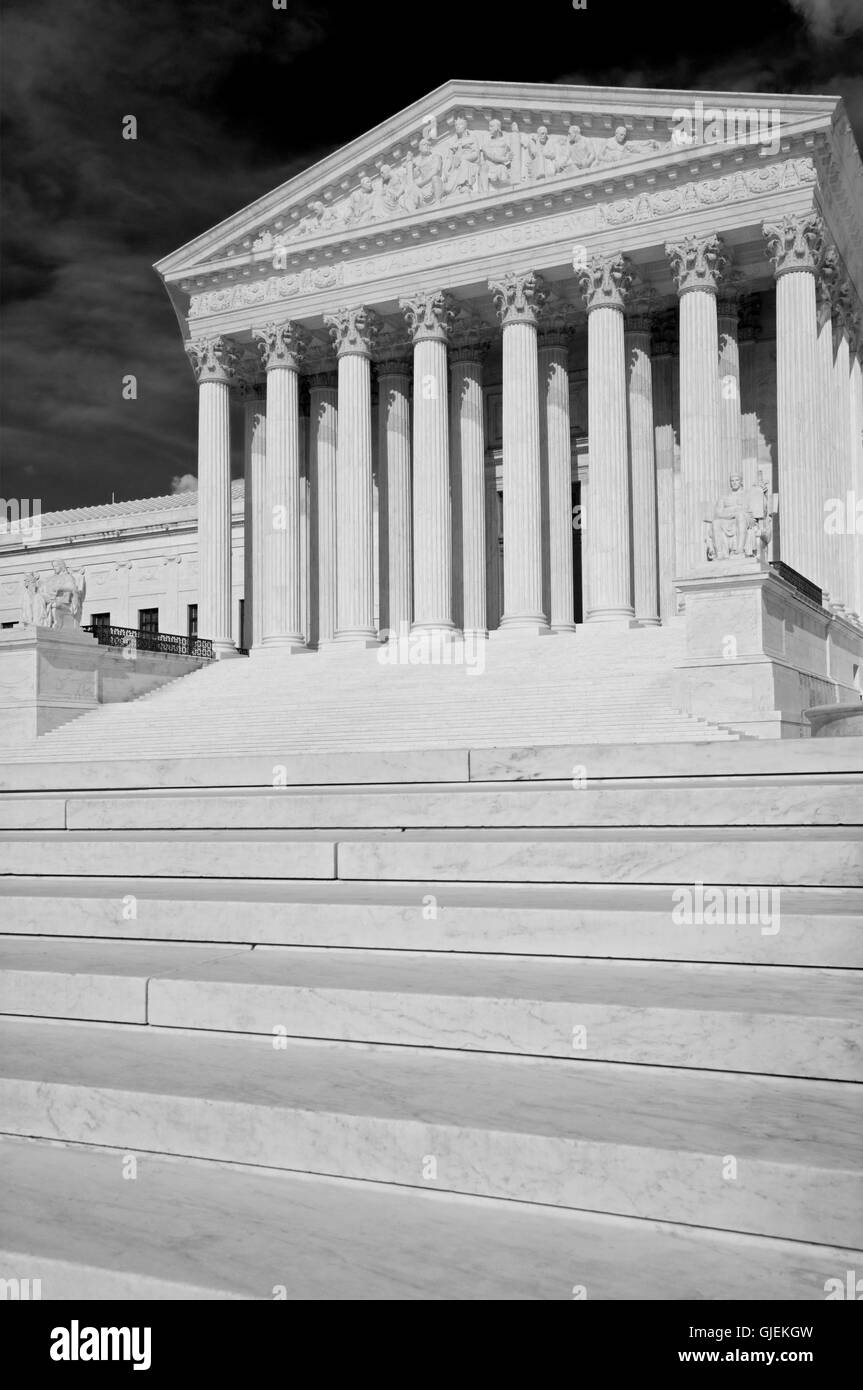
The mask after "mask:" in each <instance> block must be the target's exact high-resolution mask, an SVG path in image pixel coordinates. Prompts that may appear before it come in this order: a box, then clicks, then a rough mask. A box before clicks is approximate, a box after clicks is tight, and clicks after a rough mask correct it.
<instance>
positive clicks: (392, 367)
mask: <svg viewBox="0 0 863 1390" xmlns="http://www.w3.org/2000/svg"><path fill="white" fill-rule="evenodd" d="M378 460H379V463H378V506H379V509H380V514H379V517H378V534H379V553H380V595H381V615H380V620H381V631H382V632H383V631H384V630H388V631H389V632H391V633H392V634H393V635H394V636H398V635H400V634H402V633H404V632H407V631H409V629H410V623H411V616H412V612H413V570H412V561H411V549H412V546H411V530H412V525H411V506H412V502H411V403H410V368H409V366H408V364H407V362H400V361H391V362H382V363H380V365H379V366H378Z"/></svg>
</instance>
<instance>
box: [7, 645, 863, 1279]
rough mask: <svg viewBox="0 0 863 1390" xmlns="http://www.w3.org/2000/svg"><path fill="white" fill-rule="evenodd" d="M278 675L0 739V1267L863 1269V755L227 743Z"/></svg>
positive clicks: (761, 745)
mask: <svg viewBox="0 0 863 1390" xmlns="http://www.w3.org/2000/svg"><path fill="white" fill-rule="evenodd" d="M307 660H308V661H311V660H312V659H311V658H305V657H300V658H297V659H296V667H297V669H299V667H300V664H301V663H303V662H306V661H307ZM253 664H254V659H253V660H252V661H249V662H248V663H245V662H239V661H236V662H230V663H223V664H222V665H221V666H220V668H218V671H216V672H213V673H212V674H211V673H201V674H200V675H196V676H192V677H189V678H188V679H187V680H186V681H184V682H182V687H173V688H171V689H170V690H166V691H164V692H162V693H161V694H160V695H159V696H156V697H154V698H152V699H147V700H144V701H138V702H136V705H135V706H134V707H133V706H126V707H115V708H113V709H110V710H107V709H106V710H104V711H101V712H100V713H99V715H97V716H94V717H91V716H87V717H85V718H83V719H81V720H80V721H77V723H76V726H75V729H74V730H73V729H72V728H70V729H69V730H67V731H66V732H65V736H64V737H63V738H61V735H60V734H59V733H58V734H57V735H54V736H51V738H50V741H51V742H52V744H53V746H54V747H55V749H56V750H57V752H56V753H55V757H54V760H53V761H51V762H49V761H48V760H47V759H45V758H43V757H41V756H40V757H34V756H32V754H31V756H30V757H29V758H26V757H24V756H23V754H22V755H21V756H19V757H18V759H17V760H10V761H8V762H5V763H3V764H2V765H0V788H3V791H2V795H0V826H2V827H3V828H2V830H0V921H2V933H3V935H2V937H0V964H2V969H0V1009H2V1011H3V1014H4V1018H3V1021H2V1025H0V1031H2V1034H3V1037H2V1045H0V1114H2V1120H0V1130H2V1138H0V1151H2V1159H3V1166H4V1181H3V1184H2V1188H0V1205H2V1220H0V1230H2V1235H0V1277H2V1278H5V1279H13V1278H17V1279H19V1280H23V1279H28V1278H29V1279H30V1280H31V1281H32V1280H33V1279H41V1280H42V1296H43V1297H46V1298H65V1297H76V1298H97V1299H100V1298H207V1299H210V1298H244V1299H272V1298H280V1297H287V1298H290V1299H300V1298H311V1299H336V1300H338V1299H445V1300H461V1299H465V1300H469V1299H540V1300H546V1299H567V1300H568V1299H572V1298H584V1297H586V1298H588V1299H627V1298H653V1299H682V1298H693V1299H726V1298H742V1299H789V1300H797V1299H821V1298H823V1297H824V1287H825V1283H826V1281H827V1280H829V1279H833V1278H838V1279H840V1280H843V1281H844V1280H845V1278H846V1271H847V1270H849V1269H855V1268H856V1269H857V1270H859V1269H861V1267H863V1265H861V1261H863V1253H861V1249H863V1159H861V1152H860V1145H859V1135H860V1105H859V1099H860V1095H861V1091H860V1081H861V1071H863V1061H861V1056H863V1024H861V1012H863V1011H861V1006H860V994H859V988H858V986H857V981H858V980H859V978H860V977H859V973H858V971H859V967H860V963H861V952H860V936H861V909H863V886H861V885H863V838H861V836H863V831H861V826H863V748H861V746H860V745H861V743H863V740H855V739H837V740H829V739H824V740H806V741H799V742H791V743H782V742H773V741H764V742H758V741H749V740H742V741H741V740H734V739H722V738H716V737H711V734H710V733H708V735H707V741H704V742H700V741H691V740H690V741H686V740H684V739H680V738H678V739H676V740H671V741H667V742H663V741H661V740H657V739H655V738H654V739H653V740H652V742H651V743H650V744H647V743H641V744H632V743H630V744H624V743H622V742H618V743H613V742H611V741H609V740H604V741H603V740H600V741H596V742H593V743H584V742H582V743H575V744H569V745H564V746H555V745H551V744H548V745H547V746H524V744H523V743H522V744H514V746H512V747H505V746H503V743H502V741H501V740H499V742H498V746H497V747H492V746H484V745H479V746H473V747H469V746H467V745H466V744H464V743H463V744H462V745H461V746H460V747H459V746H442V747H440V748H437V749H436V748H434V747H432V746H430V742H429V740H430V739H431V737H432V734H431V732H430V733H429V740H422V741H421V742H420V744H419V746H418V747H417V748H416V749H415V750H413V751H410V750H405V749H402V748H401V746H400V745H401V741H402V738H401V737H399V738H398V739H395V740H393V741H388V740H384V741H382V742H381V746H380V747H379V748H378V749H374V748H372V747H368V746H365V745H364V743H363V742H362V740H361V742H360V746H359V747H357V748H354V749H351V748H349V747H347V746H345V747H342V746H340V738H341V736H340V735H338V736H337V737H336V740H335V744H336V746H335V747H331V748H330V749H329V750H327V749H325V748H322V749H321V750H320V751H317V752H316V751H314V748H313V747H312V748H311V749H309V748H306V749H305V750H304V751H299V750H297V751H292V750H293V747H294V746H293V745H290V746H289V747H288V748H287V751H286V752H285V749H284V747H283V745H282V743H281V739H282V738H283V737H284V738H286V739H287V734H288V731H289V729H290V727H291V722H292V720H300V721H302V720H303V719H304V718H305V715H304V712H303V710H302V709H301V708H299V707H298V706H297V705H293V704H291V703H288V704H287V705H286V706H285V707H284V709H281V710H280V711H279V712H278V714H277V717H278V721H279V722H278V737H277V738H274V739H271V741H270V744H269V747H267V745H266V742H265V729H266V724H265V721H264V720H263V718H262V719H261V721H260V723H256V722H255V721H257V719H258V715H257V714H256V713H255V712H254V711H247V715H248V723H247V724H246V725H245V726H244V728H243V729H240V728H239V726H238V727H237V730H236V732H237V733H238V735H240V734H241V735H242V739H241V742H242V741H243V739H246V738H247V739H248V747H247V748H244V750H243V751H241V752H237V751H236V750H234V751H233V752H232V753H229V752H227V751H225V744H224V741H223V735H222V734H219V736H218V737H215V736H214V734H213V730H212V728H211V726H210V720H211V719H212V718H213V710H212V707H211V706H208V705H207V703H206V694H207V685H208V679H212V680H214V681H216V682H219V681H223V682H224V688H225V689H226V690H227V688H228V685H229V683H230V682H233V681H236V682H237V689H238V690H239V688H240V687H241V686H242V683H243V681H244V680H245V679H246V675H245V672H246V671H250V670H251V668H252V666H253ZM277 666H282V667H283V666H284V663H283V662H282V663H279V662H274V663H273V670H275V669H276V667H277ZM235 673H236V675H235ZM452 674H455V673H454V672H453V673H452ZM459 678H460V679H461V680H462V681H463V682H465V683H466V686H468V687H471V688H472V686H473V683H476V684H478V685H481V684H482V678H481V677H479V676H477V677H471V676H468V675H466V674H465V673H464V672H460V673H459ZM348 685H349V679H348V674H347V668H345V686H346V687H347V686H348ZM184 692H193V695H192V696H191V697H190V698H191V701H192V704H194V703H195V699H196V698H197V699H198V702H199V703H198V708H199V711H200V715H199V724H200V739H201V743H200V750H201V751H199V752H196V751H195V750H194V749H193V750H191V751H189V750H187V748H186V745H185V744H183V745H182V749H183V751H184V754H185V756H183V757H171V756H169V753H170V749H169V750H166V749H164V748H163V747H162V740H163V738H166V737H167V729H168V726H169V724H170V711H171V710H173V711H174V715H175V717H176V714H177V711H178V708H179V706H178V703H177V702H178V700H179V698H180V696H181V695H184ZM194 692H197V697H195V696H194ZM346 695H347V691H346ZM276 697H277V692H276V687H275V685H273V686H272V687H267V689H266V691H265V692H264V696H263V697H262V698H264V699H265V700H267V701H268V700H270V699H272V700H274V701H275V700H276ZM184 698H185V696H184ZM562 699H563V697H562ZM348 703H349V702H348ZM183 707H184V708H186V706H185V705H184V706H183ZM232 708H233V707H232ZM561 709H562V710H563V717H564V719H565V718H567V717H568V714H567V709H568V706H567V705H566V703H565V701H564V702H563V703H562V705H561ZM133 710H136V711H142V710H143V711H149V712H150V714H151V717H152V719H153V721H154V723H153V725H151V738H150V740H149V746H148V743H147V739H146V738H145V730H146V717H143V718H142V719H141V720H140V721H138V719H137V717H136V716H135V717H133V715H132V712H133ZM166 711H168V713H167V714H166ZM558 713H560V710H559V711H558ZM124 715H125V716H126V718H125V719H124V718H123V717H122V716H124ZM309 717H310V716H309ZM425 719H426V720H427V721H428V723H429V727H430V730H431V729H433V728H434V719H433V718H431V717H430V716H428V715H426V716H425ZM127 721H128V722H127ZM613 721H614V714H613V713H612V717H611V718H610V720H609V725H608V727H609V729H611V728H612V726H613ZM421 722H422V720H420V719H419V718H418V725H419V724H420V723H421ZM253 724H254V727H255V728H256V729H257V732H256V733H255V736H254V739H253V738H252V737H251V734H250V733H249V729H250V728H251V727H252V726H253ZM306 727H308V721H307V723H306ZM88 728H89V730H90V733H88V735H87V739H86V740H85V739H84V738H83V737H80V736H81V735H83V733H84V731H85V730H86V729H88ZM100 729H101V730H102V731H103V732H104V738H103V741H102V744H101V747H100V744H99V740H98V738H95V737H94V734H96V733H98V731H99V730H100ZM76 731H77V733H78V734H79V737H80V741H78V742H77V743H76V742H75V740H74V738H73V734H74V733H75V732H76ZM360 732H361V733H362V732H364V731H360ZM711 732H712V731H711ZM178 733H179V735H181V736H182V737H183V738H185V737H186V736H187V735H188V733H189V730H188V727H184V728H182V729H180V730H178ZM399 734H400V735H401V726H399ZM121 735H122V736H121ZM347 737H348V731H347V729H346V731H345V739H347ZM66 739H68V740H69V741H68V742H67V741H66ZM133 739H135V740H138V739H140V742H134V743H133ZM259 740H260V741H259ZM41 742H42V743H44V744H47V743H48V742H49V739H48V738H46V739H44V740H42V741H41ZM133 747H134V748H135V749H137V753H136V754H132V753H131V752H130V750H131V749H132V748H133ZM88 748H89V752H85V750H86V749H88ZM123 750H125V752H124V751H123ZM274 764H279V778H278V783H277V785H273V776H272V771H273V766H274ZM741 886H749V887H751V888H752V889H753V890H759V889H760V890H761V892H760V894H759V893H758V892H753V894H751V895H749V896H747V897H746V898H745V900H744V899H743V898H741V897H739V896H738V895H736V894H735V893H734V892H733V890H735V889H738V888H740V887H741ZM702 908H703V910H702Z"/></svg>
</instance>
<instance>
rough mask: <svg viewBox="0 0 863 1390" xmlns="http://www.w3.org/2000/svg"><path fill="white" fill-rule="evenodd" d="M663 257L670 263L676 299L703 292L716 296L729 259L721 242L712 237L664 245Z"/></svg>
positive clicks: (729, 264)
mask: <svg viewBox="0 0 863 1390" xmlns="http://www.w3.org/2000/svg"><path fill="white" fill-rule="evenodd" d="M665 254H666V256H667V257H668V259H669V261H670V262H671V274H672V276H673V277H674V281H675V283H676V285H677V293H678V295H682V294H686V293H687V292H688V291H690V290H704V291H705V292H706V293H708V294H716V293H717V291H718V289H719V287H720V285H721V284H722V283H723V282H724V281H725V280H726V278H727V276H728V273H729V269H730V266H731V258H730V256H729V254H728V252H727V251H726V249H725V245H724V243H723V241H722V238H721V237H719V236H717V235H716V234H715V233H711V234H710V235H709V236H684V237H681V238H680V240H679V241H667V242H666V243H665Z"/></svg>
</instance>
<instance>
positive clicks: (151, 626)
mask: <svg viewBox="0 0 863 1390" xmlns="http://www.w3.org/2000/svg"><path fill="white" fill-rule="evenodd" d="M138 631H139V632H140V633H141V635H142V636H143V637H158V635H159V610H158V608H139V609H138Z"/></svg>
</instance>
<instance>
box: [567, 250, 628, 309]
mask: <svg viewBox="0 0 863 1390" xmlns="http://www.w3.org/2000/svg"><path fill="white" fill-rule="evenodd" d="M575 279H576V283H577V284H578V288H579V289H580V290H581V293H582V296H583V298H584V302H585V304H586V306H587V312H588V313H589V314H591V313H592V312H593V310H594V309H620V310H621V311H622V310H623V308H624V306H625V304H626V301H627V297H628V295H629V292H630V290H631V289H632V286H633V283H634V281H635V272H634V270H633V268H632V263H631V262H630V260H629V259H628V257H626V256H623V255H621V254H620V253H619V252H618V253H616V254H615V255H613V256H591V257H590V258H589V259H588V262H587V265H586V266H584V267H583V268H582V269H581V270H579V271H576V276H575Z"/></svg>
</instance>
